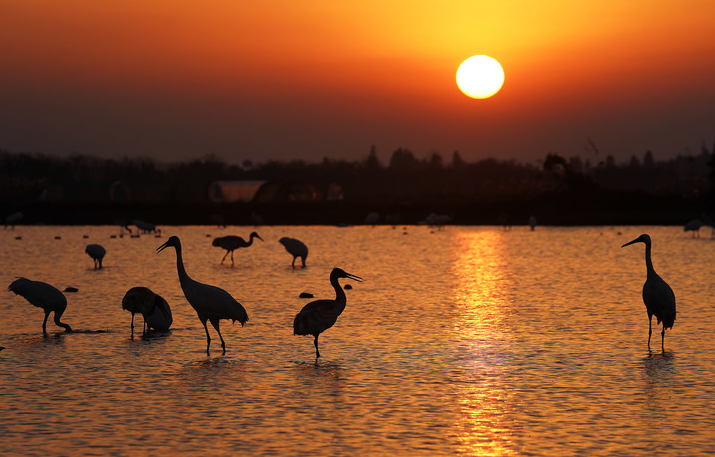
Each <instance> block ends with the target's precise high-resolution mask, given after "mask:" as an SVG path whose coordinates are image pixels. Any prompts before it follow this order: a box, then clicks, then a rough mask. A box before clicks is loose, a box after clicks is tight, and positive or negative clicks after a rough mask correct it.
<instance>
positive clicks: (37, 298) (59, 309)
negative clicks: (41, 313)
mask: <svg viewBox="0 0 715 457" xmlns="http://www.w3.org/2000/svg"><path fill="white" fill-rule="evenodd" d="M7 290H8V291H9V292H15V294H16V295H19V296H21V297H23V298H24V299H25V300H27V301H28V302H30V304H31V305H35V306H37V307H38V308H42V309H44V310H45V320H44V321H42V333H43V334H45V335H47V318H48V317H49V316H50V313H51V312H54V313H55V324H57V326H58V327H64V329H65V332H67V333H70V332H71V331H72V327H70V326H69V325H68V324H65V323H63V322H60V317H62V314H63V313H64V312H65V309H67V298H66V297H65V294H63V293H62V292H60V291H59V289H57V288H55V287H53V286H51V285H49V284H47V283H46V282H41V281H31V280H29V279H26V278H17V279H16V280H15V281H13V282H12V283H11V284H10V286H9V287H8V288H7Z"/></svg>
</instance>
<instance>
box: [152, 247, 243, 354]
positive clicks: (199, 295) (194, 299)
mask: <svg viewBox="0 0 715 457" xmlns="http://www.w3.org/2000/svg"><path fill="white" fill-rule="evenodd" d="M168 247H173V248H174V249H176V269H177V271H178V273H179V282H180V283H181V290H183V291H184V296H185V297H186V301H188V302H189V304H190V305H191V306H192V307H193V308H194V309H195V310H196V314H198V316H199V320H200V321H201V323H202V324H203V325H204V330H205V331H206V354H209V348H210V347H211V337H210V336H209V329H208V327H207V326H206V321H207V320H208V321H211V325H213V327H214V328H215V329H216V331H217V332H218V337H219V338H220V339H221V347H222V348H223V353H224V354H225V353H226V343H225V342H224V341H223V336H221V330H219V320H220V319H231V320H232V321H233V322H236V321H239V322H240V323H241V326H242V327H243V325H244V324H245V323H246V322H247V321H248V314H246V310H245V309H243V306H242V305H241V304H240V303H239V302H237V301H236V300H235V299H234V298H233V297H232V296H231V295H229V293H228V292H226V291H225V290H223V289H221V288H218V287H216V286H210V285H208V284H202V283H200V282H198V281H194V280H193V279H191V278H190V277H189V275H188V274H187V273H186V269H185V268H184V260H183V258H182V257H181V241H180V240H179V237H177V236H171V237H170V238H169V239H168V240H167V241H166V243H164V244H162V245H161V246H159V247H158V248H157V253H159V252H161V251H163V250H164V249H166V248H168Z"/></svg>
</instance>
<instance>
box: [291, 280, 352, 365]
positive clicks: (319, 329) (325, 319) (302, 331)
mask: <svg viewBox="0 0 715 457" xmlns="http://www.w3.org/2000/svg"><path fill="white" fill-rule="evenodd" d="M340 278H348V279H354V280H355V281H362V278H361V277H359V276H355V275H353V274H350V273H347V272H345V271H344V270H341V269H340V268H333V270H332V271H331V272H330V284H331V285H332V286H333V289H335V299H334V300H315V301H312V302H310V303H308V304H307V305H305V306H304V307H303V309H301V310H300V312H299V313H298V314H296V315H295V319H293V334H294V335H313V336H314V337H315V339H314V340H313V344H314V345H315V357H316V359H317V358H318V357H320V350H319V349H318V336H320V334H321V333H323V332H324V331H326V330H327V329H329V328H330V327H332V326H333V325H334V324H335V322H336V321H337V320H338V316H340V314H341V313H342V312H343V310H344V309H345V304H346V297H345V291H344V290H343V289H342V288H341V287H340V284H339V283H338V279H340Z"/></svg>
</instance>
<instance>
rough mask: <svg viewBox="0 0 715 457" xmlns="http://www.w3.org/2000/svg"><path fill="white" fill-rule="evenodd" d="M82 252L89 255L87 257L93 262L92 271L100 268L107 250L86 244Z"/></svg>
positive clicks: (98, 245)
mask: <svg viewBox="0 0 715 457" xmlns="http://www.w3.org/2000/svg"><path fill="white" fill-rule="evenodd" d="M84 252H86V253H87V254H89V256H90V257H91V258H92V260H94V269H95V270H96V269H97V268H102V259H103V258H104V255H105V254H106V253H107V250H106V249H104V247H102V245H100V244H88V245H87V247H86V248H85V249H84Z"/></svg>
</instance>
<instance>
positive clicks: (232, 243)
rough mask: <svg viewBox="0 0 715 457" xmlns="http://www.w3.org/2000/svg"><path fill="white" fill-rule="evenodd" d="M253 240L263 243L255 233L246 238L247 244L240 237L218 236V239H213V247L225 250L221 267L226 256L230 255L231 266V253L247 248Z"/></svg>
mask: <svg viewBox="0 0 715 457" xmlns="http://www.w3.org/2000/svg"><path fill="white" fill-rule="evenodd" d="M254 238H258V239H259V240H261V241H263V238H261V237H260V236H259V235H258V233H256V232H251V235H250V236H249V237H248V242H246V240H244V239H243V238H241V237H240V236H234V235H229V236H220V237H218V238H215V239H214V240H213V243H212V244H213V245H214V246H221V247H222V248H224V249H225V250H226V255H224V256H223V259H221V265H223V261H224V260H226V256H227V255H228V254H229V253H230V254H231V266H233V251H234V250H236V249H238V248H247V247H248V246H250V245H252V244H253V239H254Z"/></svg>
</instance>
